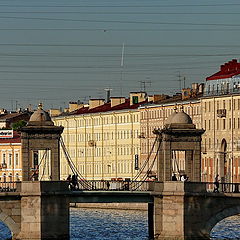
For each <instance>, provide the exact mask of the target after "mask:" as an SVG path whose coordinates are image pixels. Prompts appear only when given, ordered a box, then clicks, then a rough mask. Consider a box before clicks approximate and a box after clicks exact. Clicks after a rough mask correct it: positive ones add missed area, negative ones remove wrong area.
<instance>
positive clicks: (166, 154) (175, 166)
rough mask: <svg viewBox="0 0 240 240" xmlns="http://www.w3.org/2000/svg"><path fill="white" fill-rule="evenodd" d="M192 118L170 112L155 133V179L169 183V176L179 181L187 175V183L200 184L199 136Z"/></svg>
mask: <svg viewBox="0 0 240 240" xmlns="http://www.w3.org/2000/svg"><path fill="white" fill-rule="evenodd" d="M203 133H204V130H203V129H196V125H194V124H193V123H192V119H191V118H190V116H189V115H188V114H186V113H185V112H184V111H183V109H181V110H180V111H179V112H174V113H172V115H170V116H169V118H168V119H167V121H166V124H165V126H164V127H163V129H161V130H156V131H155V134H157V135H158V140H159V155H158V166H157V169H158V170H157V177H158V180H159V181H171V179H172V176H173V174H176V175H177V177H178V178H179V177H180V175H187V177H189V180H190V181H193V182H200V181H201V135H202V134H203Z"/></svg>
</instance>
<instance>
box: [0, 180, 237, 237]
mask: <svg viewBox="0 0 240 240" xmlns="http://www.w3.org/2000/svg"><path fill="white" fill-rule="evenodd" d="M239 185H240V184H231V183H225V184H221V186H220V188H219V190H220V191H219V192H217V193H215V192H213V189H214V186H213V184H212V183H194V182H145V183H144V187H143V188H142V189H141V190H137V191H136V190H135V191H133V190H132V189H130V188H129V189H128V190H122V189H120V188H119V189H108V190H106V189H102V188H101V185H98V186H99V188H96V189H93V190H89V189H85V190H83V189H79V190H74V191H72V190H70V188H69V184H68V182H66V181H53V182H50V181H46V182H43V181H42V182H40V181H29V182H27V181H26V182H17V183H2V185H1V188H0V189H1V192H0V220H1V221H3V222H4V223H5V224H6V225H7V226H8V228H9V229H10V230H11V231H12V235H13V239H32V240H33V239H38V240H39V239H69V206H70V203H130V202H131V203H132V202H135V203H147V204H148V222H149V236H150V237H151V239H209V237H210V232H211V229H212V228H213V227H214V226H215V225H216V224H217V223H218V222H219V221H221V220H222V219H224V218H226V217H229V216H233V215H236V214H240V193H239Z"/></svg>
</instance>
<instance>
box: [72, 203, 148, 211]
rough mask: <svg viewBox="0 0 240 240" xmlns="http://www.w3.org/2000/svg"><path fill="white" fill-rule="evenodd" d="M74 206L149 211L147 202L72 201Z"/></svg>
mask: <svg viewBox="0 0 240 240" xmlns="http://www.w3.org/2000/svg"><path fill="white" fill-rule="evenodd" d="M70 206H71V207H74V208H91V209H94V208H95V209H117V210H136V211H147V210H148V205H147V203H71V204H70Z"/></svg>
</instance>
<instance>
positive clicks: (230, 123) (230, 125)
mask: <svg viewBox="0 0 240 240" xmlns="http://www.w3.org/2000/svg"><path fill="white" fill-rule="evenodd" d="M231 121H232V119H231V118H229V129H231V127H232V122H231Z"/></svg>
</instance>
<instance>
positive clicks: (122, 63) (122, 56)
mask: <svg viewBox="0 0 240 240" xmlns="http://www.w3.org/2000/svg"><path fill="white" fill-rule="evenodd" d="M124 50H125V44H124V43H123V45H122V55H121V64H120V67H121V79H120V96H121V97H122V78H123V66H124Z"/></svg>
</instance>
